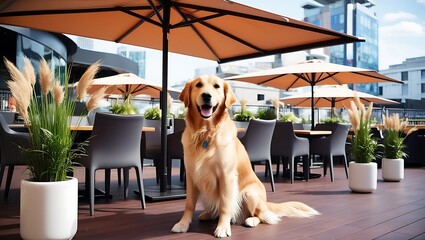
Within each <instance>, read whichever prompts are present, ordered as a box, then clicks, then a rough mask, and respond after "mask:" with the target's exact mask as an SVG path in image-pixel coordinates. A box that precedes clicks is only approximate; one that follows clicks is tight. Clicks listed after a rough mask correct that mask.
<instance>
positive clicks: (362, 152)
mask: <svg viewBox="0 0 425 240" xmlns="http://www.w3.org/2000/svg"><path fill="white" fill-rule="evenodd" d="M372 109H373V103H372V102H371V103H370V104H369V106H368V108H367V109H366V108H365V106H364V105H363V103H361V101H360V98H359V97H358V95H357V94H356V93H355V96H354V101H351V104H350V108H346V110H347V112H348V117H349V119H350V122H351V125H352V128H353V131H354V136H353V138H352V146H351V152H350V155H351V157H352V158H353V159H354V161H355V162H357V163H370V162H371V161H372V160H375V150H376V148H377V147H378V142H377V140H376V139H374V138H373V135H372V133H371V130H370V125H371V120H370V116H371V114H372Z"/></svg>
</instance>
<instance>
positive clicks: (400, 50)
mask: <svg viewBox="0 0 425 240" xmlns="http://www.w3.org/2000/svg"><path fill="white" fill-rule="evenodd" d="M423 42H425V27H424V26H423V25H421V24H419V23H416V22H409V21H402V22H399V23H396V24H393V25H390V26H384V27H380V28H379V44H378V46H379V69H381V70H382V69H387V68H388V66H389V65H392V64H399V63H402V62H403V61H404V60H406V58H411V57H420V56H425V49H424V48H421V47H418V46H422V44H423Z"/></svg>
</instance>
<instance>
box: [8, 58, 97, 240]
mask: <svg viewBox="0 0 425 240" xmlns="http://www.w3.org/2000/svg"><path fill="white" fill-rule="evenodd" d="M5 65H6V67H7V69H8V71H9V73H10V76H11V79H12V80H10V81H8V86H9V88H10V91H11V93H12V96H13V97H14V98H15V99H16V105H17V110H18V112H19V113H20V115H21V116H22V119H23V120H24V123H25V125H26V126H27V128H28V130H29V138H30V148H28V149H23V148H22V150H23V158H24V160H25V161H26V163H27V165H28V170H29V179H25V180H22V181H21V198H20V204H21V205H20V224H21V225H20V233H21V237H22V238H23V239H71V238H72V237H73V236H74V235H75V233H76V231H77V220H78V181H77V179H76V178H74V177H68V174H69V173H72V172H73V170H74V168H73V160H74V159H75V158H77V157H78V156H79V155H80V154H82V152H81V151H82V150H81V149H82V148H81V147H77V148H73V133H72V132H71V131H70V129H69V126H68V123H69V117H70V116H71V115H72V112H73V110H74V107H75V101H73V100H71V99H70V98H68V91H67V90H65V91H64V88H63V87H62V86H61V85H60V83H59V81H57V80H56V81H53V77H54V76H53V73H52V71H51V70H50V68H49V65H48V63H47V62H46V61H45V60H44V59H41V60H40V70H39V81H38V82H36V74H35V71H34V68H33V66H32V65H31V62H30V60H29V59H28V58H24V69H23V71H22V72H20V71H19V70H18V69H17V68H16V67H15V66H14V65H13V63H11V62H9V61H8V60H7V59H5ZM98 67H99V65H98V64H94V65H92V66H91V67H89V69H88V70H87V71H86V73H84V74H83V76H82V80H83V82H86V84H80V85H81V86H80V89H83V91H81V92H84V93H85V92H86V89H84V87H83V86H85V87H86V88H88V87H90V86H91V85H90V81H91V79H93V77H94V75H95V74H96V72H97V71H98ZM37 83H38V84H39V87H40V88H39V89H40V90H41V95H39V96H38V95H37V93H36V90H35V89H36V84H37ZM65 89H68V88H67V81H65ZM104 93H105V89H101V90H99V92H97V93H96V94H94V95H93V97H92V98H91V99H90V100H89V101H88V102H87V109H88V110H90V109H94V108H95V107H97V103H98V100H100V98H102V97H103V95H104Z"/></svg>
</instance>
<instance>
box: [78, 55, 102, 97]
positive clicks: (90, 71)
mask: <svg viewBox="0 0 425 240" xmlns="http://www.w3.org/2000/svg"><path fill="white" fill-rule="evenodd" d="M99 67H100V62H99V61H97V62H95V63H93V64H92V65H91V66H90V67H88V68H87V70H86V71H85V72H84V73H83V75H82V76H81V78H80V81H78V85H77V87H76V91H77V100H78V101H80V102H81V101H83V100H84V98H85V97H86V95H87V90H88V89H89V88H90V87H91V86H92V85H93V83H94V76H95V75H96V74H97V72H98V71H99Z"/></svg>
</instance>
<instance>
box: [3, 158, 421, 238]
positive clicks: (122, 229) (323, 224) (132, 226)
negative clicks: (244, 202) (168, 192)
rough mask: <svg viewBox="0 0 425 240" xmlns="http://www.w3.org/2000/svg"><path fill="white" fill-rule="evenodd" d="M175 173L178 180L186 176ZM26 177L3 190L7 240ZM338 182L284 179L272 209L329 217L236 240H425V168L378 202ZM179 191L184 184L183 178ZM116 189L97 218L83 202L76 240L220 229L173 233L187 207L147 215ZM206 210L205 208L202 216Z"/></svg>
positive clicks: (237, 229)
mask: <svg viewBox="0 0 425 240" xmlns="http://www.w3.org/2000/svg"><path fill="white" fill-rule="evenodd" d="M256 170H257V171H256V172H257V174H258V175H259V176H260V177H261V178H262V180H264V181H267V180H265V179H266V178H263V176H264V169H261V168H258V169H256ZM173 171H174V173H175V174H177V173H178V169H175V170H173ZM321 171H322V169H314V170H313V172H317V173H321ZM82 172H83V171H82V169H78V170H77V174H76V176H77V177H78V178H79V179H81V180H80V182H81V183H80V185H81V187H83V181H84V178H83V177H82ZM114 174H115V172H114ZM25 176H26V174H25V172H24V168H19V167H18V168H17V169H15V174H14V180H13V184H12V190H11V192H10V194H9V199H8V200H4V199H3V189H4V184H3V186H1V187H2V191H1V192H0V194H1V195H0V239H3V240H6V239H20V236H19V181H20V179H21V178H24V177H25ZM335 176H336V178H335V182H331V181H330V177H329V176H326V177H321V178H317V179H312V180H310V181H309V182H304V181H300V180H297V181H295V183H294V184H290V182H289V179H287V178H282V177H281V176H280V177H277V178H276V192H275V193H272V192H270V184H268V183H266V184H265V186H266V189H267V190H268V199H269V201H273V202H284V201H302V202H304V203H306V204H308V205H310V206H312V207H314V208H315V209H317V210H318V211H319V212H321V213H322V215H320V216H316V217H313V218H310V219H289V218H282V221H281V222H280V223H279V224H277V225H266V224H260V225H259V226H258V227H256V228H253V229H252V228H246V227H243V226H237V225H234V226H232V236H231V237H230V238H229V239H243V240H248V239H356V240H357V239H397V240H400V239H425V168H407V169H406V172H405V179H404V180H403V181H402V182H383V181H382V180H379V182H378V189H377V190H376V192H374V193H372V194H355V193H352V192H350V190H349V188H348V181H347V179H346V178H345V174H344V170H343V168H341V167H339V166H337V167H336V174H335ZM378 176H379V177H378V178H380V170H379V172H378ZM144 177H145V181H144V183H145V188H150V187H151V186H154V185H156V183H155V180H154V168H153V167H146V168H145V176H144ZM133 178H134V176H133ZM97 179H98V180H99V181H98V184H99V186H98V187H102V184H103V180H102V179H103V176H102V175H101V171H100V173H99V174H98V177H97ZM173 183H174V184H179V181H178V177H177V176H175V177H174V178H173ZM130 184H131V185H130V188H131V189H136V183H135V181H134V180H133V181H131V183H130ZM111 186H112V188H113V195H114V197H113V199H112V200H109V201H108V200H103V199H97V200H96V202H95V216H93V217H91V216H90V215H89V208H88V201H87V200H85V199H81V200H80V204H79V222H78V232H77V234H76V236H75V238H74V239H82V240H83V239H90V240H93V239H103V240H107V239H185V240H192V239H193V240H200V239H213V236H212V233H213V231H214V228H215V225H216V222H215V221H211V222H200V221H199V220H198V217H197V215H196V216H195V218H194V221H193V223H192V225H191V227H190V229H189V232H188V233H184V234H175V233H171V232H170V229H171V228H172V226H173V225H174V224H175V223H176V222H177V221H178V220H179V219H180V216H181V214H182V211H183V208H184V200H172V201H164V202H154V203H149V202H148V203H147V209H145V210H142V209H141V208H140V201H139V200H138V198H137V196H136V195H135V194H133V193H130V197H129V199H127V200H124V199H123V198H122V195H123V194H122V191H121V190H122V189H121V188H120V187H118V184H117V183H116V179H114V182H112V184H111ZM201 209H202V208H201V205H200V204H199V205H198V207H197V212H196V214H199V213H200V211H201Z"/></svg>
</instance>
